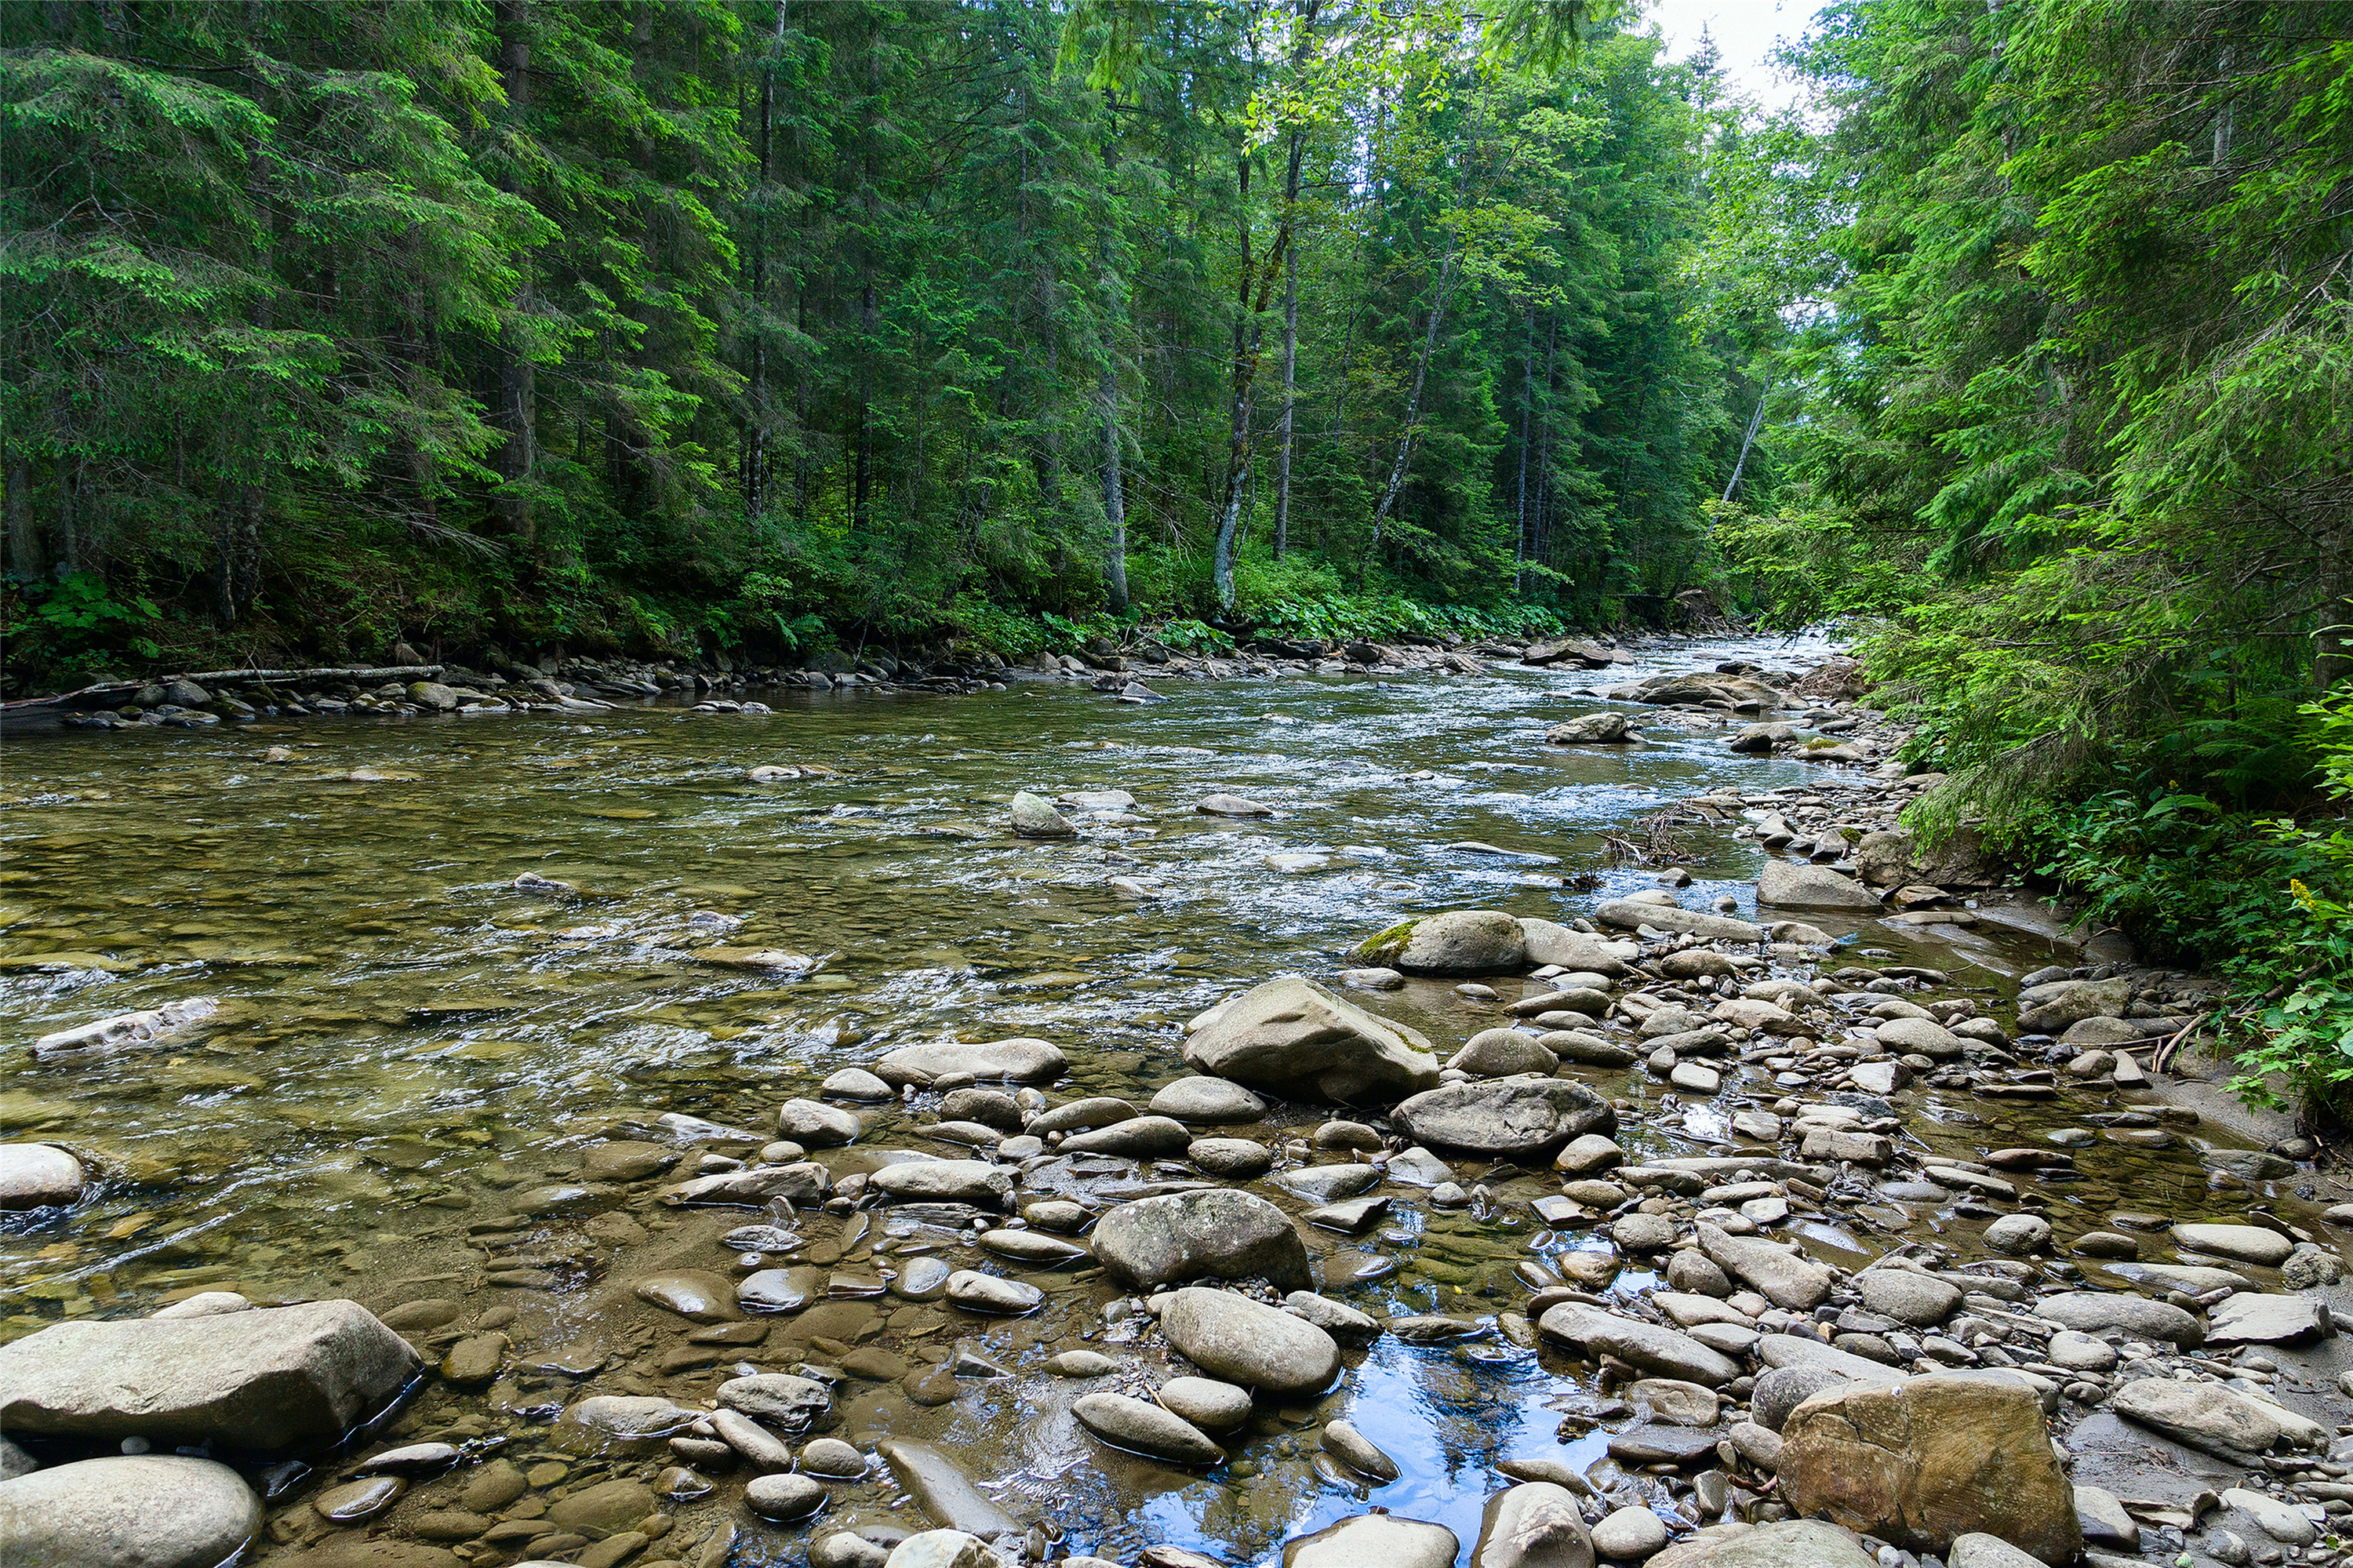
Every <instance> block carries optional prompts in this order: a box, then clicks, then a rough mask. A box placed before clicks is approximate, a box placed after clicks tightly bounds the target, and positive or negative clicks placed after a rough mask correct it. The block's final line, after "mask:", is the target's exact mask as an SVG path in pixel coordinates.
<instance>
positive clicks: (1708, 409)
mask: <svg viewBox="0 0 2353 1568" xmlns="http://www.w3.org/2000/svg"><path fill="white" fill-rule="evenodd" d="M0 28H5V44H6V53H5V57H0V70H4V71H5V76H0V99H5V114H6V116H7V120H6V125H7V131H8V136H7V141H8V148H7V153H6V156H7V158H8V160H9V164H10V167H9V171H8V178H7V182H6V184H7V187H8V202H9V210H8V211H7V213H6V215H5V219H0V223H5V239H0V254H5V258H6V260H5V263H0V265H5V269H6V271H5V277H6V279H7V281H8V285H9V287H8V294H9V296H10V299H9V302H8V304H7V305H6V307H5V309H6V312H7V316H6V321H5V328H0V331H5V344H6V347H5V355H6V364H7V366H8V371H7V383H6V385H7V391H6V394H5V396H6V399H7V405H6V407H7V425H8V448H7V495H8V518H9V535H8V551H9V555H8V565H9V570H10V573H11V576H12V580H13V581H14V582H15V583H16V585H17V587H16V590H15V591H16V593H17V594H18V595H19V596H20V598H21V599H22V604H21V605H20V606H19V608H18V609H17V610H16V613H15V615H14V617H13V619H16V620H19V621H22V622H26V624H27V625H28V627H29V634H30V635H32V636H34V637H36V638H46V639H47V640H48V642H49V643H50V644H53V645H55V646H56V647H57V648H58V651H59V652H70V650H69V649H68V647H67V644H68V643H69V642H70V641H72V639H71V637H70V633H71V632H72V631H73V630H76V629H77V627H78V625H79V623H88V624H87V626H86V630H89V631H90V632H92V633H94V634H95V635H93V636H90V637H89V638H86V639H84V641H85V643H86V644H87V645H88V646H89V647H90V650H91V651H93V652H95V651H96V650H98V649H100V648H103V649H104V650H105V652H108V653H110V654H112V653H114V652H117V651H118V650H120V649H121V648H124V647H129V646H132V645H133V642H132V637H135V638H137V639H143V640H144V641H150V642H153V643H156V644H157V645H159V646H163V647H168V646H171V645H173V643H174V641H175V640H176V641H190V640H205V641H212V642H215V643H219V644H223V645H225V646H229V647H238V648H243V647H248V646H251V647H257V648H284V649H287V650H289V651H290V652H300V653H303V654H308V655H311V656H314V657H318V658H325V659H343V658H349V657H365V656H367V655H368V652H369V651H370V650H378V649H383V648H387V647H389V646H390V645H391V643H392V642H394V641H396V640H399V639H401V638H403V637H406V639H408V640H409V641H412V642H415V643H417V644H418V645H420V646H425V645H430V644H435V643H438V644H439V645H441V646H444V647H449V648H462V647H469V646H475V645H479V644H481V643H484V642H488V641H499V642H512V643H516V644H530V645H538V644H542V643H549V642H565V643H568V644H570V645H572V646H574V647H582V646H596V645H598V644H599V643H604V644H609V645H615V646H622V645H638V646H650V647H655V648H663V649H668V650H670V651H672V652H684V653H687V654H689V655H693V654H697V653H701V654H705V655H708V654H712V653H717V652H726V651H729V650H740V651H748V652H756V653H759V654H761V655H763V656H775V655H776V654H778V653H780V652H782V653H789V652H794V651H797V649H798V648H799V647H800V646H801V645H802V644H804V643H807V642H809V641H812V640H822V639H825V638H828V637H830V636H836V635H842V634H848V635H850V636H852V637H855V638H857V639H859V640H860V641H877V642H888V643H892V644H898V643H901V642H902V641H914V642H921V641H924V640H927V639H931V638H934V637H941V636H957V635H961V636H966V637H973V638H976V639H979V640H980V641H983V642H985V643H987V644H988V645H991V646H998V647H1010V648H1017V649H1018V648H1019V647H1020V645H1021V644H1023V643H1024V642H1025V641H1027V642H1029V643H1032V644H1034V643H1035V642H1036V641H1038V640H1039V639H1040V638H1043V637H1050V636H1051V635H1054V630H1053V629H1054V628H1055V627H1056V626H1058V625H1060V626H1068V625H1073V624H1077V623H1079V622H1082V621H1085V620H1088V619H1089V618H1108V619H1109V620H1112V621H1117V620H1120V619H1123V618H1124V619H1128V620H1133V619H1134V618H1135V617H1137V616H1151V617H1155V618H1159V619H1168V620H1177V621H1187V622H1198V621H1200V620H1203V619H1204V618H1206V619H1207V620H1211V621H1216V622H1218V623H1219V624H1220V625H1224V624H1228V623H1232V624H1240V623H1242V622H1244V621H1248V622H1250V623H1251V624H1258V625H1265V624H1271V623H1273V622H1277V621H1285V622H1289V623H1294V624H1297V625H1299V626H1301V627H1302V629H1306V628H1308V627H1310V626H1312V625H1313V624H1314V623H1316V622H1318V621H1320V620H1331V619H1332V618H1335V617H1338V618H1344V619H1345V618H1346V617H1349V616H1351V615H1361V616H1370V617H1372V618H1373V619H1372V620H1371V621H1369V622H1368V623H1367V624H1366V627H1365V628H1364V630H1401V629H1404V628H1405V627H1407V626H1408V625H1409V624H1418V623H1419V621H1420V620H1429V619H1430V617H1431V616H1432V615H1433V614H1435V615H1436V616H1437V617H1438V618H1439V619H1437V620H1430V626H1431V628H1433V629H1435V628H1436V627H1438V626H1440V624H1450V625H1451V624H1458V623H1459V624H1462V625H1472V624H1484V623H1486V622H1487V621H1488V620H1493V622H1495V623H1497V624H1511V625H1519V624H1535V625H1554V624H1557V623H1558V620H1559V619H1560V618H1562V617H1566V618H1568V619H1570V620H1581V621H1584V620H1592V621H1600V620H1616V619H1618V618H1620V617H1632V618H1635V619H1649V620H1656V619H1659V618H1660V616H1661V614H1662V612H1663V611H1664V609H1665V608H1666V607H1667V606H1668V605H1669V604H1671V603H1672V599H1673V596H1674V595H1675V594H1676V593H1678V592H1679V591H1681V590H1683V589H1684V588H1689V587H1692V586H1693V585H1694V584H1695V583H1697V582H1699V581H1701V580H1702V579H1703V578H1704V576H1705V566H1704V563H1705V562H1706V560H1707V559H1708V556H1709V549H1710V545H1709V530H1708V522H1707V519H1706V516H1705V515H1704V510H1703V508H1704V503H1705V502H1707V501H1708V500H1709V499H1711V498H1713V497H1715V496H1716V495H1718V494H1720V493H1721V492H1722V491H1723V489H1724V488H1725V482H1726V479H1727V476H1728V475H1729V473H1730V471H1732V469H1733V467H1734V466H1735V463H1736V459H1737V455H1738V448H1739V446H1740V444H1741V440H1742V436H1743V429H1742V422H1743V421H1744V420H1746V418H1748V417H1749V416H1750V414H1751V412H1752V410H1753V409H1754V408H1755V406H1756V404H1757V387H1756V386H1755V385H1754V384H1753V383H1752V382H1751V380H1750V375H1751V370H1752V362H1753V360H1754V357H1755V352H1756V350H1757V347H1758V346H1759V344H1760V343H1761V342H1762V340H1763V338H1764V337H1765V336H1767V335H1768V334H1770V332H1771V331H1772V330H1773V329H1774V327H1775V324H1776V323H1775V319H1774V317H1773V315H1772V312H1771V308H1770V305H1769V303H1767V302H1763V301H1761V300H1758V299H1754V298H1749V297H1747V296H1746V295H1744V294H1736V293H1732V292H1727V291H1723V290H1720V289H1718V288H1716V287H1715V286H1714V285H1713V284H1712V283H1711V281H1710V277H1709V274H1708V272H1707V270H1705V269H1704V267H1702V266H1700V265H1698V264H1697V262H1698V260H1699V258H1700V257H1701V255H1702V253H1703V251H1704V246H1705V239H1706V232H1707V223H1708V216H1709V210H1710V208H1709V201H1708V182H1709V174H1708V169H1707V164H1708V162H1709V160H1710V159H1711V157H1715V156H1719V155H1722V154H1725V152H1727V151H1728V149H1729V148H1730V147H1731V146H1732V145H1734V144H1735V143H1736V137H1735V136H1733V135H1732V134H1731V129H1732V128H1733V126H1734V122H1733V120H1732V119H1731V118H1730V117H1729V115H1730V111H1729V110H1727V109H1725V108H1724V107H1721V106H1718V105H1715V103H1714V102H1713V101H1712V99H1711V93H1710V90H1709V78H1708V73H1707V72H1706V71H1705V70H1704V69H1690V68H1687V67H1681V66H1673V65H1668V64H1665V63H1662V60H1661V59H1660V58H1659V48H1658V45H1657V43H1656V42H1655V40H1653V39H1651V38H1649V37H1642V36H1640V35H1638V34H1636V33H1633V32H1630V31H1624V30H1603V31H1594V30H1593V29H1592V28H1591V27H1590V26H1588V27H1586V28H1584V29H1583V30H1582V34H1589V35H1590V36H1582V34H1581V33H1580V30H1579V28H1578V27H1577V12H1576V11H1575V9H1574V7H1572V6H1570V5H1567V4H1565V3H1561V0H1514V4H1513V5H1511V6H1509V7H1506V8H1505V9H1504V11H1502V12H1500V13H1498V14H1496V15H1493V16H1487V15H1482V13H1480V12H1479V11H1477V10H1475V9H1474V8H1472V6H1471V5H1468V4H1466V3H1464V0H1439V3H1433V4H1427V5H1405V6H1395V5H1356V4H1334V3H1326V0H1298V3H1296V4H1283V5H1275V4H1257V5H1222V4H1220V5H1199V4H1194V3H1192V0H1179V3H1175V4H1157V5H1155V4H1145V3H1143V0H1111V3H1102V4H1096V3H1088V4H1082V5H1075V6H1071V7H1064V6H1059V5H1029V4H912V5H905V4H902V5H892V4H867V3H865V0H832V3H828V4H823V5H809V4H806V3H804V4H801V5H794V4H792V3H791V0H783V3H781V4H771V3H769V0H762V3H761V4H758V5H753V4H744V5H729V4H725V3H723V0H677V3H670V0H666V3H662V4H650V3H649V4H638V3H634V0H630V3H615V0H586V3H569V0H497V3H496V4H475V3H471V0H416V3H409V0H403V3H400V4H389V5H359V4H349V3H335V4H320V5H309V4H282V5H262V6H223V5H206V4H192V5H151V4H135V5H134V4H128V3H123V4H112V3H101V4H86V5H81V4H77V5H48V6H47V7H42V6H32V5H27V6H16V7H11V8H9V9H8V10H7V11H6V12H5V16H0ZM1717 132H1724V133H1723V134H1718V133H1717ZM1766 466H1767V465H1765V464H1763V463H1761V462H1759V463H1753V464H1752V466H1751V474H1752V477H1753V478H1761V477H1762V476H1763V473H1764V470H1765V468H1766ZM150 607H153V611H154V613H153V614H152V615H151V614H149V609H150ZM28 611H29V620H28V621H26V615H27V612H28ZM1450 611H1451V612H1452V614H1453V616H1454V618H1455V619H1453V620H1449V619H1448V618H1447V617H1448V612H1450ZM1463 616H1469V617H1471V618H1472V620H1461V619H1460V618H1461V617H1463ZM1041 617H1052V618H1054V620H1051V621H1049V620H1041V619H1040V618H1041ZM141 620H148V621H153V622H154V623H155V625H154V626H153V627H152V628H142V627H140V626H138V625H137V623H138V622H139V621H141ZM126 633H128V634H132V635H131V636H126V635H125V634H126Z"/></svg>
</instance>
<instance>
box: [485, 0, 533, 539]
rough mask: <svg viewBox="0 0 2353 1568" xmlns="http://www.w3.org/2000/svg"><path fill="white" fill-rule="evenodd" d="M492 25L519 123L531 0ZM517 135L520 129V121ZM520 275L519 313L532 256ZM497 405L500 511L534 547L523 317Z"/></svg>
mask: <svg viewBox="0 0 2353 1568" xmlns="http://www.w3.org/2000/svg"><path fill="white" fill-rule="evenodd" d="M491 24H492V26H494V27H495V29H496V30H497V34H498V41H499V79H500V81H501V85H503V86H504V87H505V89H506V95H507V117H508V119H509V121H510V122H520V121H521V120H522V115H523V111H524V110H525V109H527V108H528V107H529V106H530V103H531V38H530V34H529V28H530V25H531V0H495V3H494V4H493V5H492V7H491ZM515 133H516V134H521V131H520V126H519V124H518V126H517V130H516V132H515ZM521 260H522V266H521V269H520V271H521V277H520V280H519V281H517V283H516V284H515V291H514V298H513V300H512V302H511V304H510V308H511V309H512V312H513V313H514V314H515V315H516V316H517V317H521V316H522V315H524V314H525V313H528V312H529V311H530V309H531V299H532V293H531V268H532V258H531V256H530V255H529V254H528V253H525V254H524V256H523V257H522V259H521ZM498 367H499V386H498V406H497V408H496V411H495V413H496V417H495V418H494V420H493V422H494V423H495V424H496V425H497V426H498V428H499V429H500V430H501V431H502V432H503V433H504V435H505V440H503V441H502V442H501V445H500V449H499V455H498V474H499V484H500V489H501V492H502V493H501V496H500V498H499V512H500V514H501V517H502V518H503V519H504V521H505V524H506V529H507V533H508V534H509V535H511V536H512V537H513V538H514V539H515V540H516V542H517V543H519V544H520V545H522V547H523V548H524V550H525V551H529V550H530V549H531V548H532V546H533V544H534V543H535V540H534V536H533V535H534V529H535V527H536V521H535V519H534V518H533V514H532V504H531V498H530V496H529V495H528V494H527V493H525V490H524V487H525V486H527V485H528V484H529V483H530V482H531V472H532V440H531V436H532V431H531V415H532V403H533V370H532V362H531V355H530V353H529V349H528V345H527V344H526V343H525V341H524V334H523V330H522V323H521V321H520V320H518V321H515V322H513V323H510V324H509V325H508V326H507V328H506V330H505V331H504V332H502V333H501V334H500V345H499V353H498Z"/></svg>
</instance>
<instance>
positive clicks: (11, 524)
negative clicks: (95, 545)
mask: <svg viewBox="0 0 2353 1568" xmlns="http://www.w3.org/2000/svg"><path fill="white" fill-rule="evenodd" d="M0 483H5V484H6V485H7V487H8V572H9V575H10V576H11V577H28V578H29V577H39V576H40V575H41V570H42V567H44V566H45V565H46V564H47V563H46V562H45V560H44V558H43V556H42V553H41V530H40V528H39V527H38V526H37V524H35V523H34V522H33V465H32V463H31V462H30V461H28V460H27V459H26V456H25V448H24V443H22V442H21V441H16V440H11V441H9V442H8V456H7V462H6V467H5V477H0Z"/></svg>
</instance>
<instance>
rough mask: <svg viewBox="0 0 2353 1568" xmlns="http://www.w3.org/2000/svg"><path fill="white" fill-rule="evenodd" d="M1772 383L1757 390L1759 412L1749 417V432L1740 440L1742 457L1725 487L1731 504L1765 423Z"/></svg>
mask: <svg viewBox="0 0 2353 1568" xmlns="http://www.w3.org/2000/svg"><path fill="white" fill-rule="evenodd" d="M1772 391H1773V384H1772V383H1771V382H1770V381H1767V383H1765V385H1764V386H1762V387H1758V388H1757V411H1756V412H1755V413H1753V414H1751V415H1749V416H1748V432H1747V434H1746V435H1744V436H1742V437H1741V438H1740V456H1739V458H1738V459H1737V460H1736V461H1734V463H1733V465H1732V478H1731V479H1730V480H1728V481H1726V482H1725V486H1724V499H1725V501H1726V502H1727V503H1729V502H1730V501H1731V500H1732V493H1733V492H1734V491H1736V490H1737V489H1739V488H1740V471H1741V470H1743V469H1745V468H1746V467H1747V466H1748V449H1749V447H1750V446H1751V445H1752V444H1753V443H1754V442H1755V441H1756V440H1757V427H1759V426H1761V425H1762V424H1764V422H1765V399H1766V398H1767V397H1769V396H1770V395H1771V394H1772Z"/></svg>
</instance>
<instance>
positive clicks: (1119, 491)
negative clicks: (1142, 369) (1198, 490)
mask: <svg viewBox="0 0 2353 1568" xmlns="http://www.w3.org/2000/svg"><path fill="white" fill-rule="evenodd" d="M1105 336H1106V338H1108V336H1109V334H1108V333H1106V334H1105ZM1095 387H1096V392H1097V394H1098V396H1099V397H1100V398H1101V401H1102V403H1103V521H1104V522H1106V523H1108V524H1111V553H1110V557H1109V561H1108V565H1109V567H1110V574H1111V608H1112V613H1113V614H1114V615H1125V614H1126V613H1127V496H1126V493H1125V491H1124V485H1123V481H1122V478H1121V474H1120V464H1121V457H1120V450H1119V364H1118V361H1117V360H1116V359H1115V358H1114V357H1113V355H1112V354H1111V352H1110V345H1109V344H1108V342H1106V344H1105V345H1104V354H1103V369H1102V371H1101V372H1099V373H1098V378H1097V380H1096V384H1095Z"/></svg>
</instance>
